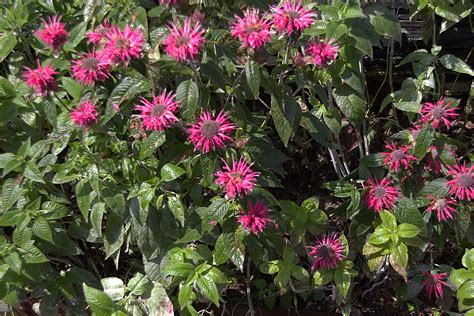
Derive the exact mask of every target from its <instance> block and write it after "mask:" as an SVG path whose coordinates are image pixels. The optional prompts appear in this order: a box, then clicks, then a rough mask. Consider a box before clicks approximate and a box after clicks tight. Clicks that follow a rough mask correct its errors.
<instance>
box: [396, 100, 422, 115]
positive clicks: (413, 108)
mask: <svg viewBox="0 0 474 316" xmlns="http://www.w3.org/2000/svg"><path fill="white" fill-rule="evenodd" d="M393 105H394V106H395V107H396V108H397V109H399V110H401V111H404V112H410V113H419V112H420V109H421V105H420V103H419V102H410V101H408V102H394V103H393Z"/></svg>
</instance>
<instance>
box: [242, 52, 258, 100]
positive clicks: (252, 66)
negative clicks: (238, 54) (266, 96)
mask: <svg viewBox="0 0 474 316" xmlns="http://www.w3.org/2000/svg"><path fill="white" fill-rule="evenodd" d="M245 77H246V78H247V83H248V86H249V88H250V91H252V94H253V96H254V98H255V99H257V98H258V93H259V90H260V72H259V70H258V64H257V63H256V62H254V61H253V60H248V61H247V63H245Z"/></svg>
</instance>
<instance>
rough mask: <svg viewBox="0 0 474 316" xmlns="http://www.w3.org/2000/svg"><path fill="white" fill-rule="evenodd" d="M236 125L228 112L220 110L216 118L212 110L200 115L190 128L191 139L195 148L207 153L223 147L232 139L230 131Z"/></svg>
mask: <svg viewBox="0 0 474 316" xmlns="http://www.w3.org/2000/svg"><path fill="white" fill-rule="evenodd" d="M234 129H235V125H234V124H232V123H231V122H229V117H228V113H227V112H222V111H221V112H219V114H218V115H217V117H216V118H214V117H213V116H212V114H211V113H210V112H204V113H202V114H201V115H200V116H199V119H198V121H197V123H196V124H191V125H190V128H189V129H188V132H189V137H188V139H189V141H190V142H191V143H192V144H194V150H195V151H198V150H200V151H201V152H202V153H204V154H206V153H208V152H209V151H211V150H216V149H217V148H223V147H224V146H225V143H226V142H228V141H231V140H232V137H230V136H229V135H230V133H231V132H232V131H233V130H234Z"/></svg>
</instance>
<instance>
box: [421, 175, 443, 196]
mask: <svg viewBox="0 0 474 316" xmlns="http://www.w3.org/2000/svg"><path fill="white" fill-rule="evenodd" d="M446 183H447V180H446V179H445V178H438V179H434V180H433V181H430V182H428V183H426V184H425V186H424V187H423V188H421V190H420V192H418V195H417V196H418V197H426V196H428V195H432V196H446V195H447V194H448V186H447V185H446Z"/></svg>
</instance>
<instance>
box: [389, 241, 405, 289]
mask: <svg viewBox="0 0 474 316" xmlns="http://www.w3.org/2000/svg"><path fill="white" fill-rule="evenodd" d="M390 251H391V253H392V254H391V255H390V264H391V265H392V267H393V269H394V270H395V271H397V272H398V274H400V275H401V276H402V277H403V278H404V279H405V280H407V271H406V267H407V264H408V247H407V246H406V245H405V244H403V243H401V244H399V245H398V246H394V247H392V248H391V250H390Z"/></svg>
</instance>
